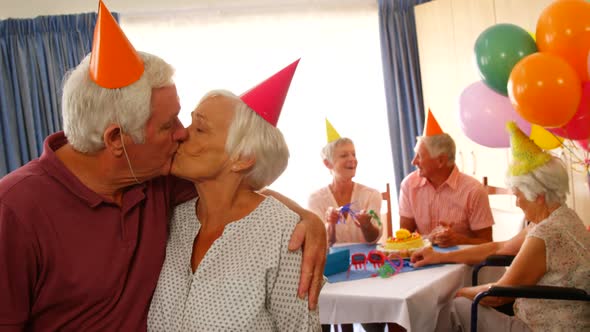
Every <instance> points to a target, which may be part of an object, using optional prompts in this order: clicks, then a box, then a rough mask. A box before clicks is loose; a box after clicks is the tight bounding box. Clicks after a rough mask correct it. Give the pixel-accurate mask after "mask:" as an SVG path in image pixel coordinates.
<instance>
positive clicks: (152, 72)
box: [62, 52, 174, 153]
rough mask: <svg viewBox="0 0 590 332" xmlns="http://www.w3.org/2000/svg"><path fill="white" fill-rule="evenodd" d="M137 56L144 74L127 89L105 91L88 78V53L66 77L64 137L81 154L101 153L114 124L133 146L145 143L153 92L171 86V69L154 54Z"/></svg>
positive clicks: (64, 89)
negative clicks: (106, 135) (108, 130)
mask: <svg viewBox="0 0 590 332" xmlns="http://www.w3.org/2000/svg"><path fill="white" fill-rule="evenodd" d="M138 53H139V55H140V57H141V58H142V60H143V63H144V72H143V74H142V75H141V78H140V79H139V80H138V81H136V82H134V83H132V84H130V85H128V86H126V87H122V88H118V89H107V88H103V87H101V86H99V85H98V84H96V83H95V82H94V81H93V80H92V79H90V75H89V74H88V68H89V65H90V54H88V55H87V56H86V57H85V58H84V60H82V62H81V63H80V64H79V65H78V66H77V67H76V68H75V69H73V70H72V71H70V72H69V73H67V74H66V76H65V78H64V80H65V81H64V82H65V83H64V86H63V95H62V117H63V125H64V132H65V135H66V137H67V138H68V141H69V142H70V144H71V145H72V146H73V147H74V149H76V150H78V151H80V152H84V153H93V152H96V151H99V150H101V149H102V148H104V141H103V133H104V131H105V129H106V128H107V126H109V125H110V124H113V123H115V124H119V125H120V126H121V129H122V130H123V131H124V132H126V133H127V134H129V135H131V137H132V138H133V140H134V141H135V142H136V143H143V142H144V139H145V125H146V123H147V121H148V119H149V118H150V115H151V112H152V110H151V97H152V89H155V88H161V87H166V86H170V85H173V84H174V81H173V79H172V76H173V75H174V68H173V67H172V66H171V65H169V64H168V63H166V62H165V61H164V60H162V59H161V58H159V57H157V56H155V55H152V54H149V53H144V52H138Z"/></svg>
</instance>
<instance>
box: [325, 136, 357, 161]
mask: <svg viewBox="0 0 590 332" xmlns="http://www.w3.org/2000/svg"><path fill="white" fill-rule="evenodd" d="M349 143H350V144H354V142H353V141H352V140H351V139H350V138H347V137H341V138H339V139H337V140H335V141H332V142H330V143H328V144H326V145H325V146H324V147H323V148H322V151H321V156H322V159H323V160H327V161H329V162H330V163H334V151H336V148H337V147H338V146H340V145H342V144H349Z"/></svg>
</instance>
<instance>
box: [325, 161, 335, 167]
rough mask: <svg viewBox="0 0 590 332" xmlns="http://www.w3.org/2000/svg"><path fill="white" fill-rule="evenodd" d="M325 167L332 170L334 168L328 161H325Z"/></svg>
mask: <svg viewBox="0 0 590 332" xmlns="http://www.w3.org/2000/svg"><path fill="white" fill-rule="evenodd" d="M324 166H326V167H327V168H328V169H332V168H333V167H334V166H333V165H332V163H331V162H330V161H329V160H328V159H324Z"/></svg>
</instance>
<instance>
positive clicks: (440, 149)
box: [416, 134, 456, 166]
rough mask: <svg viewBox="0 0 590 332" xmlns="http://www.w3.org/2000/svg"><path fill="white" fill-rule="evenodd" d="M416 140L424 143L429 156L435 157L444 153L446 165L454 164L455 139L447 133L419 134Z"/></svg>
mask: <svg viewBox="0 0 590 332" xmlns="http://www.w3.org/2000/svg"><path fill="white" fill-rule="evenodd" d="M416 140H417V141H418V142H422V144H424V147H426V150H427V151H428V154H430V158H436V157H438V156H440V155H443V154H444V155H446V156H447V160H448V162H447V166H453V165H455V150H456V148H455V141H454V140H453V138H452V137H451V136H450V135H449V134H439V135H434V136H419V137H417V138H416Z"/></svg>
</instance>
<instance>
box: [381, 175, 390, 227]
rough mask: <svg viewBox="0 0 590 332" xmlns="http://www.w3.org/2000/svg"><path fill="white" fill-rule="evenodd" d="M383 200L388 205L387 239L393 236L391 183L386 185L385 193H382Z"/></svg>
mask: <svg viewBox="0 0 590 332" xmlns="http://www.w3.org/2000/svg"><path fill="white" fill-rule="evenodd" d="M381 198H382V199H383V200H384V201H386V204H387V216H386V218H385V219H386V223H387V238H390V237H391V236H392V234H393V230H392V227H393V221H392V220H393V219H392V218H393V217H392V215H391V190H390V188H389V183H386V184H385V191H384V192H382V193H381Z"/></svg>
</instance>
